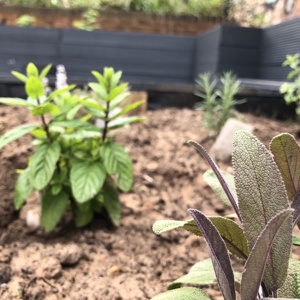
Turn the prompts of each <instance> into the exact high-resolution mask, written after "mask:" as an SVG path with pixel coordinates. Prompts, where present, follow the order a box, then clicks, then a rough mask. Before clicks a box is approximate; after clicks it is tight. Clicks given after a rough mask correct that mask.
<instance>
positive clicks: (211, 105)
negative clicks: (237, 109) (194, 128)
mask: <svg viewBox="0 0 300 300" xmlns="http://www.w3.org/2000/svg"><path fill="white" fill-rule="evenodd" d="M240 87H241V82H240V81H239V80H238V79H237V77H236V75H235V74H234V73H233V72H231V71H228V72H224V73H223V74H222V75H221V76H213V75H212V74H211V73H209V72H208V73H203V74H200V75H199V76H198V78H197V80H196V92H195V94H196V95H197V96H199V97H201V98H202V99H203V101H202V102H198V103H196V105H195V106H196V108H197V109H201V110H202V111H203V124H204V126H205V127H206V128H207V129H208V130H209V133H210V135H216V134H218V133H219V132H220V130H221V129H222V127H223V125H224V124H225V122H226V121H227V119H228V118H229V117H231V116H232V114H233V108H234V106H235V105H237V104H241V103H244V100H240V101H237V100H235V99H234V98H235V96H236V94H237V93H238V92H239V91H240Z"/></svg>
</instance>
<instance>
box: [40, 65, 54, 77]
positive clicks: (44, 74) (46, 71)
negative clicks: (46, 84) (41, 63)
mask: <svg viewBox="0 0 300 300" xmlns="http://www.w3.org/2000/svg"><path fill="white" fill-rule="evenodd" d="M51 67H52V65H47V66H46V67H45V68H44V69H43V70H42V71H41V74H40V79H41V80H43V79H44V78H45V77H46V76H47V74H48V73H49V71H50V69H51Z"/></svg>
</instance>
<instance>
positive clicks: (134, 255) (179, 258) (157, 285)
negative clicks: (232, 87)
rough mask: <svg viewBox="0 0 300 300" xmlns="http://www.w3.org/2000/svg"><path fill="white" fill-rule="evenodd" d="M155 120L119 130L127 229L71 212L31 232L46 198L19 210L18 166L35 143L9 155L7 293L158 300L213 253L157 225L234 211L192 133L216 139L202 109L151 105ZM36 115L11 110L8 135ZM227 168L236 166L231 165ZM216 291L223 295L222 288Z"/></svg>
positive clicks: (4, 231)
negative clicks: (214, 184) (128, 180)
mask: <svg viewBox="0 0 300 300" xmlns="http://www.w3.org/2000/svg"><path fill="white" fill-rule="evenodd" d="M146 117H147V121H146V122H145V123H141V124H135V125H132V126H131V127H130V129H128V128H124V129H122V130H120V131H118V138H117V140H118V142H120V143H121V144H122V145H124V146H126V148H127V150H128V151H129V153H130V155H131V157H132V158H133V161H134V174H135V180H134V185H133V188H132V190H131V192H130V193H128V194H122V195H121V202H122V220H121V225H120V227H119V228H114V227H113V226H112V225H111V224H110V223H109V221H108V220H107V219H105V218H103V217H101V216H99V217H98V219H96V220H94V221H93V222H92V224H90V225H89V226H87V227H85V228H82V229H78V228H75V227H74V224H73V222H72V219H71V218H70V216H69V215H68V214H67V215H66V216H65V218H64V220H63V221H62V222H61V224H60V226H59V227H58V228H57V229H56V230H55V231H54V232H52V233H49V234H46V233H45V232H44V231H43V230H41V229H38V230H32V229H29V228H28V227H26V225H25V215H26V211H28V210H29V209H36V208H37V203H36V199H35V197H32V199H30V201H28V204H26V205H25V207H24V208H23V209H22V210H21V212H20V213H13V207H12V191H13V185H14V181H15V179H16V175H15V169H18V168H25V167H26V160H27V157H28V156H29V155H30V154H31V151H32V150H31V145H30V142H31V140H30V138H29V137H23V138H22V139H20V140H19V141H15V142H13V143H11V144H10V145H8V146H6V147H5V148H4V150H3V151H2V152H0V163H1V166H0V225H1V228H0V279H2V281H3V278H5V276H7V278H9V279H10V281H9V282H8V284H7V285H6V284H2V285H1V287H0V298H1V299H35V300H41V299H46V300H60V299H68V300H96V299H99V300H100V299H101V300H140V299H141V300H142V299H149V298H151V297H153V296H154V295H156V294H157V293H159V292H163V291H165V290H166V288H167V284H168V283H169V282H170V281H172V280H174V279H176V278H177V277H179V276H181V275H183V274H185V273H186V272H187V271H188V270H189V268H190V267H191V266H192V265H193V264H194V263H195V262H197V261H199V260H202V259H203V258H207V257H208V251H207V248H206V245H205V242H204V240H202V239H200V238H197V237H195V236H192V235H189V234H187V233H186V232H181V231H178V232H171V233H168V234H164V235H162V236H159V237H158V236H156V235H155V234H154V233H153V232H152V230H151V227H152V224H153V223H154V222H155V221H156V220H160V219H178V220H181V219H186V218H189V215H188V213H187V209H188V208H190V207H193V208H197V209H200V210H202V211H204V212H205V213H206V214H208V215H215V214H221V215H225V214H228V213H231V212H232V211H231V210H230V209H228V208H226V207H225V206H224V205H223V204H222V203H221V202H219V201H218V200H217V199H216V198H215V197H214V196H213V193H212V192H211V190H210V188H209V187H208V186H207V185H206V184H205V182H204V181H203V179H202V174H203V173H204V172H205V171H206V170H207V169H208V165H207V164H206V163H205V162H204V160H203V159H202V158H201V157H199V155H198V154H197V153H196V152H195V150H194V149H192V148H191V147H189V146H188V145H187V144H186V141H187V140H190V139H191V140H195V141H198V142H201V143H203V145H204V146H205V147H206V148H207V149H209V148H210V147H211V145H212V143H213V140H212V139H209V138H208V133H207V130H206V129H204V128H202V127H201V126H200V122H201V114H200V112H199V111H193V110H189V109H176V108H165V109H162V110H155V111H148V112H147V113H146ZM242 117H243V118H244V120H246V121H248V122H250V123H252V124H253V126H254V134H255V135H256V136H257V137H258V138H259V139H260V140H261V141H262V142H263V143H264V144H266V145H267V144H268V143H269V142H270V140H271V138H272V137H273V136H275V135H277V134H279V133H281V132H289V133H291V134H293V135H295V137H296V139H298V136H299V128H300V127H299V125H298V124H296V123H292V122H288V121H285V122H279V121H276V120H272V119H267V118H264V117H260V116H253V115H250V114H245V115H243V116H242ZM30 118H31V117H30V116H29V115H28V113H27V110H26V109H22V108H11V107H4V106H1V107H0V134H3V133H4V132H5V131H6V130H8V129H10V128H12V127H14V126H16V125H18V124H20V123H26V122H28V121H29V119H30ZM219 165H220V167H221V169H223V170H225V171H228V172H231V171H232V168H231V165H229V164H225V163H220V164H219ZM71 254H72V255H71ZM68 259H69V260H68ZM72 259H73V260H72ZM235 264H237V265H239V262H238V261H235ZM9 269H10V274H9V272H8V271H9ZM9 275H10V276H9ZM4 281H5V280H4ZM206 290H207V291H208V293H209V294H210V295H211V296H213V298H214V299H222V297H221V294H220V293H219V292H218V291H217V288H216V287H207V289H206Z"/></svg>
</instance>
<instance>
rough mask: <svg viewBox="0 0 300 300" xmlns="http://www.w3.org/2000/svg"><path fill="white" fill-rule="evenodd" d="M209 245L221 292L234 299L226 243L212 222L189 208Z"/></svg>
mask: <svg viewBox="0 0 300 300" xmlns="http://www.w3.org/2000/svg"><path fill="white" fill-rule="evenodd" d="M188 211H189V213H190V214H191V215H192V217H193V218H194V220H195V222H196V224H197V226H198V227H199V229H200V230H201V232H202V234H203V236H204V237H205V240H206V242H207V244H208V246H209V250H210V253H211V259H212V262H213V266H214V270H215V273H216V277H217V281H218V283H219V286H220V289H221V292H222V294H223V296H224V298H225V299H226V300H235V289H234V276H233V271H232V267H231V263H230V259H229V255H228V253H227V249H226V245H225V242H224V241H223V239H222V238H221V236H220V234H219V232H218V230H217V229H216V227H215V226H214V225H213V224H212V222H211V221H210V220H209V219H208V218H207V217H206V216H205V215H204V214H203V213H202V212H200V211H198V210H196V209H189V210H188Z"/></svg>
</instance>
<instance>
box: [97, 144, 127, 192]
mask: <svg viewBox="0 0 300 300" xmlns="http://www.w3.org/2000/svg"><path fill="white" fill-rule="evenodd" d="M100 155H101V157H102V158H103V163H104V166H105V168H106V170H107V172H108V174H110V175H113V176H114V180H115V183H116V185H117V186H118V187H119V188H120V189H121V190H122V191H124V192H128V191H129V190H130V189H131V186H132V181H133V166H132V161H131V158H130V156H129V155H128V154H127V152H126V151H125V149H124V148H123V147H122V146H121V145H119V144H117V143H106V144H104V145H103V146H102V147H101V148H100Z"/></svg>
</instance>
